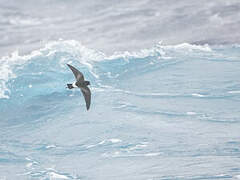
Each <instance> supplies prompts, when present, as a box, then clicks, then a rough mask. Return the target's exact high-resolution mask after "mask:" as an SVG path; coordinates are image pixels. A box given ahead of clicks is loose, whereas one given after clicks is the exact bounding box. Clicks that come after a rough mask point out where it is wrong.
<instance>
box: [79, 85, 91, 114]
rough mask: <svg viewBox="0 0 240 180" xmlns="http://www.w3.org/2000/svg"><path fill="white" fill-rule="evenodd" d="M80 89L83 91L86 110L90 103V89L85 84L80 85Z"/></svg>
mask: <svg viewBox="0 0 240 180" xmlns="http://www.w3.org/2000/svg"><path fill="white" fill-rule="evenodd" d="M80 89H81V91H82V93H83V96H84V99H85V102H86V107H87V110H88V109H89V108H90V104H91V91H90V89H89V88H88V87H87V86H85V87H81V88H80Z"/></svg>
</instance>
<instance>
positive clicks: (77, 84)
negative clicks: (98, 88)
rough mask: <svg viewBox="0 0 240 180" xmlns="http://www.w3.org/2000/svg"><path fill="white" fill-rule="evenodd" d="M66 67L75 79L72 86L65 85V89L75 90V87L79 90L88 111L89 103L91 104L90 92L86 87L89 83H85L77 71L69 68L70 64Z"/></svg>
mask: <svg viewBox="0 0 240 180" xmlns="http://www.w3.org/2000/svg"><path fill="white" fill-rule="evenodd" d="M67 65H68V67H69V68H70V69H71V70H72V72H73V74H74V76H75V79H76V82H74V83H72V84H67V87H68V88H69V89H72V88H77V87H78V88H80V89H81V91H82V93H83V96H84V99H85V102H86V107H87V110H89V108H90V103H91V91H90V89H89V88H88V87H87V86H88V85H90V82H89V81H85V80H84V76H83V74H82V73H81V72H80V71H79V70H77V69H76V68H75V67H73V66H71V65H70V64H67Z"/></svg>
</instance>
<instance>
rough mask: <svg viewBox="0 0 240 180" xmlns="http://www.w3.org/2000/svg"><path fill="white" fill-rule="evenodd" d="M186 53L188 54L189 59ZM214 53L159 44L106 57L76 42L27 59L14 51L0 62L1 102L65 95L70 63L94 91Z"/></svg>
mask: <svg viewBox="0 0 240 180" xmlns="http://www.w3.org/2000/svg"><path fill="white" fill-rule="evenodd" d="M186 51H188V52H189V53H188V54H187V55H186ZM212 51H213V50H212V49H211V47H210V46H209V45H202V46H201V45H194V44H188V43H183V44H178V45H172V46H169V45H162V44H161V43H159V44H157V45H156V46H154V47H153V48H150V49H143V50H141V51H139V52H116V53H114V54H113V55H110V56H107V55H105V54H104V53H102V52H99V51H95V50H93V49H89V48H87V47H85V46H83V45H82V44H81V43H80V42H78V41H75V40H59V41H54V42H49V43H47V44H46V45H45V47H43V48H41V49H39V50H35V51H32V52H31V53H30V54H27V55H19V53H18V51H15V52H13V53H12V54H11V55H9V56H4V57H2V58H0V62H1V66H0V98H10V97H15V96H21V97H24V96H29V95H32V96H34V95H40V94H41V93H42V92H47V93H51V92H59V91H62V90H63V88H60V87H62V86H63V84H62V83H63V82H64V83H67V82H68V80H70V78H72V75H71V73H69V69H68V68H67V67H66V64H67V63H71V64H73V65H76V66H78V68H79V69H80V70H81V71H83V73H84V74H86V77H87V78H89V79H90V81H91V82H92V84H93V85H94V86H93V87H94V88H99V87H101V86H104V85H107V84H104V82H114V81H115V80H119V79H121V78H123V77H128V76H136V75H140V74H144V73H149V72H151V71H155V70H156V69H159V68H166V67H168V66H169V65H175V64H176V63H179V62H183V61H185V60H186V58H187V59H190V58H191V56H193V55H194V54H195V53H197V55H198V56H201V55H202V56H203V57H205V56H207V55H208V53H212ZM199 53H202V54H201V55H199ZM206 53H207V54H206ZM136 70H137V71H136ZM41 90H42V91H41Z"/></svg>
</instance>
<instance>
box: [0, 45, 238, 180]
mask: <svg viewBox="0 0 240 180" xmlns="http://www.w3.org/2000/svg"><path fill="white" fill-rule="evenodd" d="M239 52H240V46H239V45H231V46H230V45H229V46H227V45H225V46H208V45H203V46H200V45H193V44H186V43H185V44H179V45H175V46H166V45H165V46H163V45H161V44H157V45H156V46H154V47H153V48H150V49H143V50H141V51H138V52H119V53H114V54H113V55H110V56H107V55H105V54H103V53H101V52H98V51H95V50H92V49H89V48H87V47H84V46H83V45H82V44H81V43H79V42H77V41H55V42H51V43H47V44H46V45H45V47H44V48H42V49H38V50H36V51H33V52H31V53H29V54H27V55H25V56H20V55H18V52H17V51H16V52H14V53H12V55H10V56H5V57H1V59H0V61H1V66H0V97H1V98H0V114H1V116H0V136H1V139H0V179H42V180H47V179H87V180H88V179H119V180H123V179H129V180H135V179H136V180H163V179H164V180H165V179H234V178H235V179H237V178H240V172H239V171H240V160H239V158H240V146H239V145H240V132H239V123H240V119H239V116H240V109H239V107H240V79H239V77H240V53H239ZM67 63H70V64H72V65H73V66H75V67H77V68H78V69H79V70H80V71H81V72H83V74H84V75H85V79H86V80H89V81H90V82H91V86H90V88H91V91H92V104H91V107H90V110H89V111H86V107H85V102H84V99H83V96H82V94H81V92H80V90H78V89H76V90H68V89H66V84H67V83H72V82H73V81H74V76H73V74H72V72H71V71H70V69H69V68H68V67H67V66H66V64H67Z"/></svg>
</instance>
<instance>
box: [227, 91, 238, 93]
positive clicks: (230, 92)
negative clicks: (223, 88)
mask: <svg viewBox="0 0 240 180" xmlns="http://www.w3.org/2000/svg"><path fill="white" fill-rule="evenodd" d="M228 93H229V94H240V91H228Z"/></svg>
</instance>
